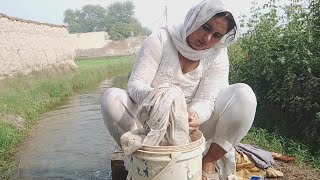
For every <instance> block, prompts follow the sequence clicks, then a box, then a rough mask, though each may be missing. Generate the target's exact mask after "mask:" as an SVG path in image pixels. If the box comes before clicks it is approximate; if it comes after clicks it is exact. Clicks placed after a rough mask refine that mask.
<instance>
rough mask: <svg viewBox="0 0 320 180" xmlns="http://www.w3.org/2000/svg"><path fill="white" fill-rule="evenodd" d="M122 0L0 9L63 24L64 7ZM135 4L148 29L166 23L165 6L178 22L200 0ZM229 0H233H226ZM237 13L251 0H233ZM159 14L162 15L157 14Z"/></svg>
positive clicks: (21, 0) (23, 3)
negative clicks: (164, 16)
mask: <svg viewBox="0 0 320 180" xmlns="http://www.w3.org/2000/svg"><path fill="white" fill-rule="evenodd" d="M116 1H122V2H123V1H125V0H0V13H4V14H6V15H8V16H13V17H19V18H22V19H28V20H34V21H38V22H43V23H52V24H58V25H62V24H63V13H64V11H65V10H66V9H73V10H75V9H81V8H82V7H83V6H85V5H87V4H99V5H101V6H103V7H107V6H108V5H110V4H111V3H113V2H116ZM131 1H132V2H133V3H134V5H135V16H136V18H137V19H138V20H139V21H140V22H141V23H142V25H143V26H144V27H147V28H149V29H151V30H155V29H157V28H159V26H161V25H163V24H164V23H165V18H163V16H162V15H163V13H164V9H165V6H166V5H167V8H168V25H172V24H175V23H177V22H181V21H183V19H184V16H185V15H186V13H187V12H188V10H189V9H190V8H191V7H192V6H194V5H195V4H197V3H199V2H200V1H201V0H131ZM228 1H232V0H228ZM232 3H233V8H234V10H235V12H236V13H238V14H240V13H242V14H243V13H248V12H249V9H250V6H251V0H237V1H235V0H233V1H232ZM160 17H162V18H160Z"/></svg>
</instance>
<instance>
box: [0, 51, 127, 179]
mask: <svg viewBox="0 0 320 180" xmlns="http://www.w3.org/2000/svg"><path fill="white" fill-rule="evenodd" d="M76 64H77V65H78V69H77V70H75V71H74V72H65V73H55V74H53V73H48V72H38V73H34V74H31V75H28V76H19V77H14V78H9V79H4V80H1V81H0V179H2V178H5V177H4V174H8V172H7V171H10V170H11V168H12V164H10V163H9V162H8V161H7V159H8V156H10V154H9V152H10V151H11V150H12V149H13V148H14V147H15V146H16V145H17V144H18V143H19V142H21V141H22V139H23V138H24V137H26V135H27V134H28V130H30V129H31V128H32V126H33V125H34V124H35V123H36V121H37V118H39V116H40V115H41V114H42V113H44V112H46V111H49V110H50V109H51V108H52V107H54V106H56V105H58V104H59V103H62V102H63V100H65V99H66V97H68V96H71V95H72V94H74V93H75V92H77V91H80V90H83V89H86V88H95V87H97V85H98V84H99V83H100V82H101V81H103V80H104V79H106V78H110V77H112V76H114V75H117V74H124V73H127V72H129V71H130V69H131V68H132V64H133V57H100V58H82V59H77V60H76ZM8 117H10V118H12V117H17V118H18V117H21V118H23V119H24V126H25V129H23V130H21V129H20V130H19V129H18V128H15V127H14V126H13V125H8V124H7V123H3V122H4V120H5V119H8Z"/></svg>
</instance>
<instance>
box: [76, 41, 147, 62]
mask: <svg viewBox="0 0 320 180" xmlns="http://www.w3.org/2000/svg"><path fill="white" fill-rule="evenodd" d="M145 38H146V37H131V38H128V39H125V40H122V41H111V40H108V41H107V42H106V44H105V45H104V46H103V47H101V48H91V49H76V55H77V57H100V56H124V55H132V54H136V53H137V51H138V50H139V49H140V47H141V44H142V42H143V40H144V39H145Z"/></svg>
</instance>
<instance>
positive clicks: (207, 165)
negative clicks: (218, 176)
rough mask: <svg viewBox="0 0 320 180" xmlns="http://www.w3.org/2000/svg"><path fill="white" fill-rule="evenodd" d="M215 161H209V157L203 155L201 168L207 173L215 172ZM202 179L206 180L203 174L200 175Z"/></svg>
mask: <svg viewBox="0 0 320 180" xmlns="http://www.w3.org/2000/svg"><path fill="white" fill-rule="evenodd" d="M215 168H216V163H215V162H214V161H211V159H210V158H208V157H206V156H204V157H203V159H202V170H203V171H205V172H206V173H208V174H215V173H216V171H215ZM202 180H208V179H207V178H206V177H205V176H202Z"/></svg>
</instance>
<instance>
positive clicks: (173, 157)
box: [152, 152, 181, 180]
mask: <svg viewBox="0 0 320 180" xmlns="http://www.w3.org/2000/svg"><path fill="white" fill-rule="evenodd" d="M180 157H181V153H180V152H176V153H171V161H170V162H169V164H168V165H167V166H166V167H165V168H163V169H162V170H161V171H160V172H159V173H158V174H157V175H156V176H155V177H154V178H153V179H152V180H156V179H158V178H159V176H160V175H161V174H162V173H163V172H165V171H166V170H167V169H168V168H170V167H171V166H172V165H173V164H175V163H176V162H177V161H178V160H179V159H180Z"/></svg>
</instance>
